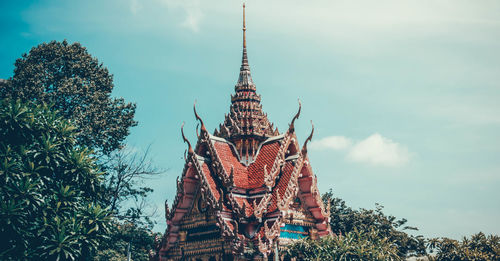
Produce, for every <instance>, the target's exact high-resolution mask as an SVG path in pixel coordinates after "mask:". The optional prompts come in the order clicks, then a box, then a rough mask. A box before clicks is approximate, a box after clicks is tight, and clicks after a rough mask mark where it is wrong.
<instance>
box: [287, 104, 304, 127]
mask: <svg viewBox="0 0 500 261" xmlns="http://www.w3.org/2000/svg"><path fill="white" fill-rule="evenodd" d="M297 100H298V101H299V110H298V111H297V114H295V116H294V117H293V119H292V122H291V123H290V127H289V128H288V131H289V132H294V131H295V125H294V124H295V120H296V119H298V118H299V116H300V110H301V109H302V103H301V102H300V99H297Z"/></svg>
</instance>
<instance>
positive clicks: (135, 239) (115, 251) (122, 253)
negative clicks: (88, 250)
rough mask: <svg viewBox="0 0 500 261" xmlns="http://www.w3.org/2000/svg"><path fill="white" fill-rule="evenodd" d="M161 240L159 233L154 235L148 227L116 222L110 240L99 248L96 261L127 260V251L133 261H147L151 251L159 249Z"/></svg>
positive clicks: (111, 230)
mask: <svg viewBox="0 0 500 261" xmlns="http://www.w3.org/2000/svg"><path fill="white" fill-rule="evenodd" d="M159 238H160V234H159V233H153V232H151V230H149V228H147V227H143V226H138V225H136V224H133V223H118V222H114V223H113V226H112V227H111V229H110V233H109V240H107V241H105V242H104V243H103V244H102V245H101V246H100V247H99V251H98V252H97V255H96V257H95V258H94V260H95V261H105V260H106V261H107V260H126V256H127V251H130V253H131V259H132V260H134V261H141V260H144V261H147V260H149V252H150V250H154V249H156V248H157V246H156V244H157V241H158V239H159ZM129 245H130V247H129Z"/></svg>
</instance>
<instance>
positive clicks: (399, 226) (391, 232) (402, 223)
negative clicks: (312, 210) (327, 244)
mask: <svg viewBox="0 0 500 261" xmlns="http://www.w3.org/2000/svg"><path fill="white" fill-rule="evenodd" d="M323 201H324V202H325V204H327V203H328V202H330V204H331V216H330V226H331V228H332V231H333V232H334V233H336V234H338V235H346V234H348V233H349V232H352V231H354V230H358V231H370V230H372V229H373V230H376V231H378V234H380V235H381V236H382V237H385V238H388V239H389V241H391V242H394V243H395V244H396V246H397V249H398V255H399V256H400V257H408V256H422V255H425V254H426V244H425V239H424V237H423V236H413V235H410V234H408V233H406V232H405V231H408V230H412V231H416V230H418V229H417V228H415V227H411V226H407V225H406V223H407V222H408V221H407V220H406V219H404V218H402V219H397V218H396V217H394V216H391V215H385V214H384V213H383V206H381V205H379V204H376V205H375V206H376V208H375V209H374V210H371V209H359V210H353V209H352V208H350V207H348V206H347V205H346V204H345V201H344V200H342V199H340V198H336V197H334V195H333V192H332V190H330V191H329V192H327V193H325V194H324V195H323Z"/></svg>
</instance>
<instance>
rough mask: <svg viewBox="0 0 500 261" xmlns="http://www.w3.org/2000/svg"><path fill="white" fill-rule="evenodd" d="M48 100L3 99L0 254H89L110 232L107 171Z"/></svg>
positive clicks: (13, 256)
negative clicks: (104, 193)
mask: <svg viewBox="0 0 500 261" xmlns="http://www.w3.org/2000/svg"><path fill="white" fill-rule="evenodd" d="M76 144H77V143H76V136H75V128H74V127H73V126H72V125H71V124H69V122H68V121H66V120H64V119H63V118H61V117H60V116H59V115H58V114H57V113H56V112H54V111H52V110H51V109H50V108H49V107H47V106H45V105H43V104H39V105H33V104H31V103H29V104H23V103H21V102H20V101H19V100H18V101H14V100H9V99H4V100H1V101H0V186H1V188H2V189H1V190H0V217H1V218H0V260H85V259H87V258H88V257H89V256H90V254H91V253H92V252H93V251H95V250H96V249H97V247H98V244H99V242H100V241H101V240H102V239H103V238H105V236H106V233H108V231H109V225H110V216H109V212H108V211H107V210H106V209H103V208H101V206H100V205H99V204H98V198H99V190H100V187H101V182H102V177H101V174H100V173H99V172H98V171H97V167H96V165H95V164H94V160H93V159H92V158H91V156H90V155H91V152H90V151H89V150H87V149H86V148H85V147H84V146H77V145H76Z"/></svg>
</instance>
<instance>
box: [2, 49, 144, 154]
mask: <svg viewBox="0 0 500 261" xmlns="http://www.w3.org/2000/svg"><path fill="white" fill-rule="evenodd" d="M113 87H114V85H113V76H112V75H111V74H110V73H109V72H108V69H107V68H106V67H104V66H103V65H102V64H101V63H99V61H98V60H97V59H96V58H94V57H92V56H91V55H90V54H89V53H88V52H87V49H86V48H85V47H83V46H81V45H80V44H79V43H73V44H69V43H68V42H67V41H66V40H64V41H63V42H57V41H52V42H50V43H42V44H40V45H38V46H37V47H34V48H32V49H31V51H30V52H29V54H23V55H22V57H21V58H19V59H17V60H16V63H15V69H14V76H13V77H11V78H10V79H9V80H8V81H7V83H3V84H0V98H4V97H11V98H13V99H18V98H19V99H21V100H25V101H36V102H40V101H41V102H45V103H47V104H53V109H56V110H58V112H59V113H60V114H61V116H63V117H64V118H66V119H68V120H70V121H71V123H72V124H73V125H74V126H75V127H76V128H77V130H78V133H77V135H76V139H77V141H78V143H79V144H80V145H84V146H87V147H89V148H92V149H94V150H95V152H96V153H102V154H108V153H110V152H112V151H114V150H116V149H118V148H120V147H121V145H122V143H123V141H124V139H125V138H126V137H127V136H128V135H129V129H130V127H133V126H135V125H137V122H135V121H134V114H135V108H136V106H135V104H132V103H125V101H124V100H123V99H122V98H112V97H110V95H111V91H112V90H113Z"/></svg>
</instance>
